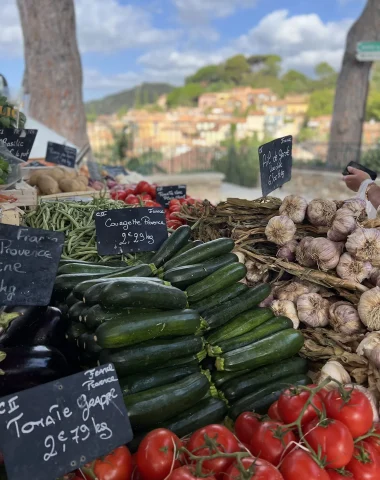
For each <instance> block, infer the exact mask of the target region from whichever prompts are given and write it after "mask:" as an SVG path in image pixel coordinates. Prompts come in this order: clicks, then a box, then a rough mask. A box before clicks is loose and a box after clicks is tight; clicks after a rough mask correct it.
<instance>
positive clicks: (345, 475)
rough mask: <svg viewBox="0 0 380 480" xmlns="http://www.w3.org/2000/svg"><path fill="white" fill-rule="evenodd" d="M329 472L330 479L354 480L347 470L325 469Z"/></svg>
mask: <svg viewBox="0 0 380 480" xmlns="http://www.w3.org/2000/svg"><path fill="white" fill-rule="evenodd" d="M326 472H327V473H328V474H329V477H330V480H355V478H354V476H353V475H352V473H351V472H347V470H345V469H344V470H339V471H338V470H326Z"/></svg>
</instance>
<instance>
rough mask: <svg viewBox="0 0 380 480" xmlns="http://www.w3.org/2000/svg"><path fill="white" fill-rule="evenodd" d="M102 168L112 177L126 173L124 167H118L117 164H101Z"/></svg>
mask: <svg viewBox="0 0 380 480" xmlns="http://www.w3.org/2000/svg"><path fill="white" fill-rule="evenodd" d="M102 168H103V170H105V171H106V172H107V174H108V175H109V176H110V177H112V178H115V177H117V176H118V175H128V174H127V171H126V170H125V168H124V167H120V166H117V165H102Z"/></svg>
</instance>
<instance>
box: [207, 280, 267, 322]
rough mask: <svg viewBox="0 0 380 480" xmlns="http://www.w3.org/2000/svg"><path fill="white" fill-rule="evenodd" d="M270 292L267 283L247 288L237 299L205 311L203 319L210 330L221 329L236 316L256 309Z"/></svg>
mask: <svg viewBox="0 0 380 480" xmlns="http://www.w3.org/2000/svg"><path fill="white" fill-rule="evenodd" d="M270 290H271V288H270V285H268V284H267V283H262V284H261V285H258V286H257V287H254V288H249V289H248V290H246V291H245V292H243V293H242V294H241V295H239V296H238V297H236V298H234V299H232V300H229V301H228V302H224V303H222V304H221V305H219V306H218V307H215V308H213V309H211V310H207V312H205V313H204V314H203V317H204V318H205V320H206V321H207V323H208V325H209V328H210V329H211V330H212V329H214V328H218V327H221V326H222V325H224V324H225V323H227V322H228V321H229V320H231V319H232V318H234V317H236V316H237V315H240V314H241V313H243V312H246V311H247V310H250V309H251V308H253V307H256V306H257V305H258V304H259V303H260V302H262V301H263V300H264V299H265V298H266V297H267V296H268V295H269V294H270Z"/></svg>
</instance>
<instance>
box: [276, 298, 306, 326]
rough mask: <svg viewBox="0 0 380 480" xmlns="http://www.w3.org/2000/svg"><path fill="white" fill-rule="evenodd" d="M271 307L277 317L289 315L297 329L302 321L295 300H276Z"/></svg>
mask: <svg viewBox="0 0 380 480" xmlns="http://www.w3.org/2000/svg"><path fill="white" fill-rule="evenodd" d="M271 309H272V311H273V313H274V314H275V316H276V317H288V318H289V319H290V320H291V321H292V322H293V328H294V329H297V328H298V327H299V325H300V321H299V318H298V315H297V310H296V307H295V305H294V303H293V302H291V301H290V300H274V301H273V302H272V304H271Z"/></svg>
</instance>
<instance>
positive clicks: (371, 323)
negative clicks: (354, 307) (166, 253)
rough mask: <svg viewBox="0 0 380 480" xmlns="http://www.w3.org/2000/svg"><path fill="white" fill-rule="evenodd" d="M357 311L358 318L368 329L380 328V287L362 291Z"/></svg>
mask: <svg viewBox="0 0 380 480" xmlns="http://www.w3.org/2000/svg"><path fill="white" fill-rule="evenodd" d="M358 312H359V317H360V320H361V321H362V322H363V323H364V325H365V326H366V327H367V328H368V330H370V331H372V330H380V287H374V288H371V290H367V291H366V292H364V293H362V295H361V297H360V300H359V305H358Z"/></svg>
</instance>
